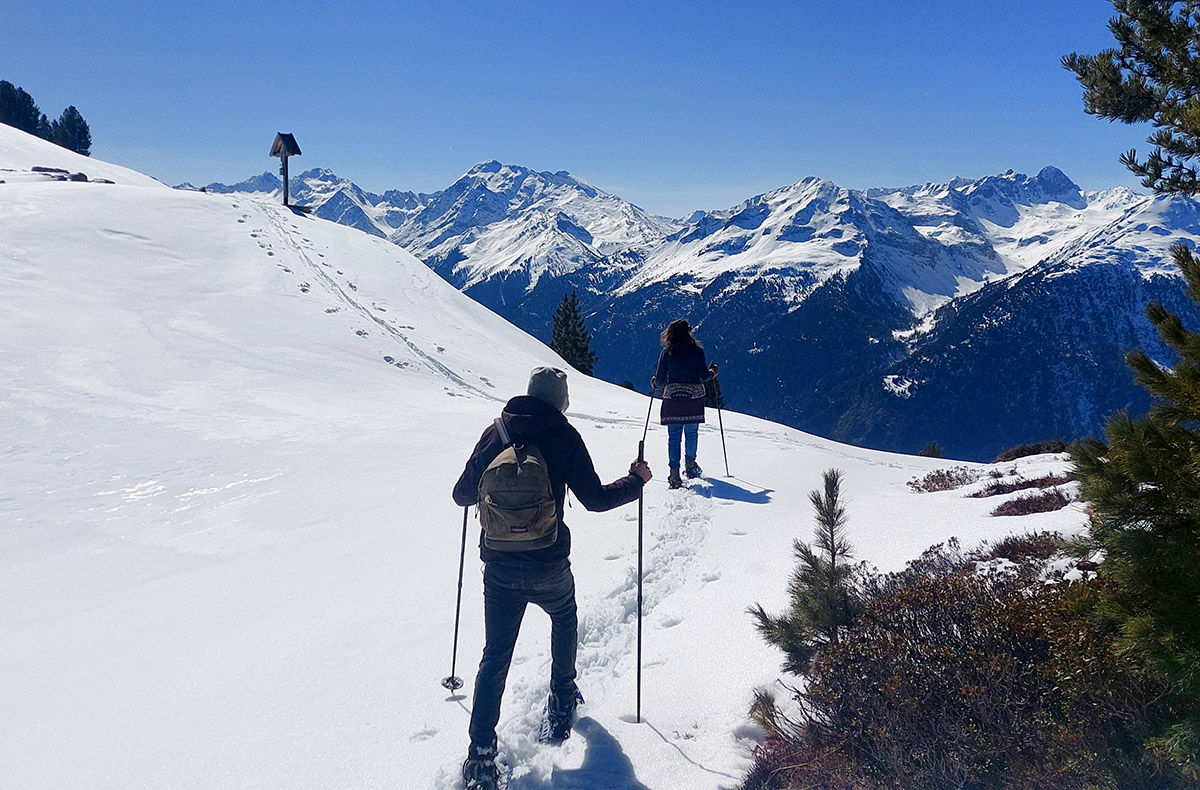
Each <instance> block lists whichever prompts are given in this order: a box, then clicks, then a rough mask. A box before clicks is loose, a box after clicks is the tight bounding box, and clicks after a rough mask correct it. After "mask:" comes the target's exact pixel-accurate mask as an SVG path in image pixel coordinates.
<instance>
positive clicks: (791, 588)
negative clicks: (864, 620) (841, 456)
mask: <svg viewBox="0 0 1200 790" xmlns="http://www.w3.org/2000/svg"><path fill="white" fill-rule="evenodd" d="M823 478H824V487H823V489H818V490H814V491H812V492H810V493H809V495H808V496H809V501H810V502H811V503H812V506H813V511H814V514H815V518H816V529H815V531H814V541H813V543H811V544H809V543H805V542H803V541H801V540H795V541H793V542H792V548H793V551H794V552H795V555H796V561H797V562H796V568H795V570H794V571H793V572H792V577H791V580H790V581H789V583H788V596H789V598H790V599H791V606H790V608H789V609H788V611H787V612H785V613H784V614H782V615H779V616H773V615H769V614H767V613H766V611H765V610H764V609H763V608H762V606H761V605H760V604H755V605H754V606H752V607H750V610H749V611H750V614H751V615H753V616H754V618H755V620H756V623H755V627H756V628H757V629H758V631H759V633H760V634H761V635H762V637H763V638H764V639H766V640H767V642H768V643H770V644H772V645H774V646H775V647H778V648H779V649H780V650H782V651H783V652H784V655H785V656H786V661H785V662H784V666H783V668H784V670H785V671H787V672H790V673H792V674H796V675H800V674H803V673H805V672H806V671H807V670H808V667H809V664H810V663H811V662H812V660H813V658H814V657H815V656H816V655H817V654H818V653H819V652H820V650H821V649H822V648H824V647H825V646H826V645H835V644H837V642H838V638H839V635H840V633H841V631H842V629H844V628H845V627H846V626H848V625H849V624H850V623H851V621H852V620H853V619H854V614H855V611H856V609H857V606H858V598H857V594H856V591H855V583H854V578H855V566H854V565H851V563H850V560H851V559H852V558H853V554H852V548H851V546H850V541H849V540H848V539H847V537H846V508H845V506H844V505H843V504H842V497H841V485H842V473H841V472H839V471H838V470H836V469H829V470H826V472H825V473H824V475H823Z"/></svg>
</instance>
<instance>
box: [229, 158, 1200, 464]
mask: <svg viewBox="0 0 1200 790" xmlns="http://www.w3.org/2000/svg"><path fill="white" fill-rule="evenodd" d="M280 186H281V185H280V184H279V181H278V179H275V178H274V177H273V176H270V175H269V174H264V175H263V176H260V177H259V178H257V179H252V180H251V181H249V182H244V183H243V184H239V185H234V186H232V187H226V186H223V185H219V184H214V185H210V186H209V187H208V189H209V190H210V191H222V192H226V191H233V192H239V193H241V192H246V193H259V194H267V195H274V194H275V192H276V191H277V190H278V189H279V188H280ZM291 192H292V194H293V195H295V196H296V201H297V202H300V203H306V204H308V205H309V206H311V207H312V208H313V210H314V211H315V213H316V215H317V216H321V217H325V218H328V219H331V220H334V221H337V222H341V223H343V224H348V225H352V226H354V227H358V228H360V229H362V230H365V231H367V232H368V233H372V234H373V235H377V236H381V237H386V238H388V239H390V240H391V241H393V242H395V243H397V244H399V245H401V246H402V247H404V248H405V249H407V250H409V251H410V252H412V253H413V254H414V255H416V256H417V257H418V258H420V259H421V260H423V261H424V262H425V263H426V264H427V265H429V266H430V267H431V268H433V269H434V270H435V271H436V272H438V273H439V274H441V275H442V276H443V277H444V278H445V279H446V280H448V281H449V282H451V283H452V284H454V285H455V286H456V287H458V288H460V289H461V290H463V291H464V292H466V293H467V294H469V295H471V296H472V297H473V298H475V299H476V300H477V301H479V302H481V303H483V304H485V305H487V306H488V307H490V308H492V309H493V310H496V311H497V312H499V313H500V314H501V315H503V316H505V317H506V318H508V319H509V320H511V321H513V322H514V323H516V324H517V325H518V326H521V327H522V328H524V329H526V330H527V331H529V332H531V333H532V334H534V335H535V336H537V337H541V338H543V339H546V338H548V337H549V328H550V318H551V316H552V314H553V311H554V309H555V307H556V306H557V304H558V302H559V300H560V299H561V298H562V296H563V295H564V294H565V293H568V292H570V291H572V290H576V291H577V292H578V293H579V295H580V299H581V303H582V305H583V308H584V310H585V314H586V315H587V317H588V320H589V322H590V326H591V328H592V330H593V332H594V342H593V347H594V349H595V350H596V351H597V353H598V355H599V363H598V364H597V367H596V374H597V375H598V376H601V377H603V378H606V379H608V380H610V381H617V382H620V381H624V380H629V381H632V382H634V383H635V385H636V386H638V387H639V388H642V387H644V386H645V382H646V380H647V379H648V377H649V371H650V368H651V367H652V365H653V363H654V360H655V358H656V355H657V349H656V345H657V343H656V338H657V335H658V333H659V331H661V328H662V327H663V326H665V325H666V323H668V322H669V321H670V320H672V319H673V318H676V317H679V316H687V317H688V318H689V319H690V320H691V321H692V323H693V325H695V326H697V327H698V332H699V336H700V337H701V339H702V340H703V341H704V342H705V343H706V345H707V347H708V349H709V352H710V356H712V357H714V358H716V359H718V360H719V361H720V362H721V363H722V365H723V371H724V374H723V380H722V384H723V391H724V394H725V397H726V400H727V402H728V403H730V404H731V405H734V406H736V407H738V408H742V409H745V410H747V411H750V412H753V413H757V414H761V415H763V416H766V417H768V418H770V419H775V420H779V421H781V422H784V423H786V424H790V425H793V426H796V427H801V428H803V429H805V430H811V431H815V432H818V433H821V434H823V435H826V436H830V437H833V438H838V439H840V440H845V441H853V442H857V443H862V444H865V445H868V446H872V447H878V448H882V449H895V450H905V451H915V450H917V449H919V448H921V447H923V446H924V445H925V444H926V443H928V442H931V441H932V442H937V443H938V444H939V445H940V446H941V447H942V449H943V450H944V451H945V452H947V453H949V454H953V455H956V456H960V457H967V458H975V459H986V458H990V457H991V456H992V455H994V454H995V453H996V452H997V451H999V450H1001V449H1003V448H1005V447H1007V446H1010V445H1012V444H1016V443H1019V442H1025V441H1036V440H1040V439H1046V438H1057V437H1062V438H1068V439H1070V438H1074V437H1077V436H1081V435H1087V434H1096V433H1099V432H1100V431H1101V429H1102V425H1103V421H1104V419H1105V417H1106V415H1107V414H1109V413H1110V412H1112V411H1114V410H1116V409H1119V408H1131V409H1132V410H1134V411H1141V410H1144V409H1145V408H1147V406H1148V400H1147V399H1146V396H1145V395H1144V394H1143V393H1142V392H1141V391H1140V390H1138V389H1137V388H1135V387H1134V386H1133V385H1132V383H1131V378H1130V376H1129V375H1128V374H1127V373H1126V372H1125V369H1124V365H1123V361H1122V357H1123V354H1124V352H1125V351H1127V350H1128V349H1129V348H1131V347H1133V346H1135V345H1137V346H1143V347H1145V348H1147V350H1148V351H1149V352H1150V353H1151V355H1152V356H1155V357H1156V358H1158V359H1160V360H1161V361H1163V362H1164V363H1167V364H1169V363H1170V361H1171V357H1170V355H1169V353H1168V352H1167V350H1166V349H1165V348H1164V347H1163V346H1162V345H1161V343H1159V342H1158V340H1157V337H1156V335H1155V334H1154V332H1153V331H1152V329H1151V327H1150V326H1149V323H1148V322H1147V321H1146V319H1145V318H1144V317H1143V315H1142V310H1143V307H1144V305H1145V303H1146V301H1148V300H1149V299H1158V300H1160V301H1164V302H1165V303H1167V304H1168V305H1169V306H1171V307H1172V308H1173V309H1176V310H1179V311H1181V312H1183V313H1184V314H1185V315H1186V316H1188V317H1189V318H1198V319H1200V316H1196V315H1195V312H1194V309H1193V307H1192V305H1191V304H1190V302H1188V301H1187V300H1186V299H1184V298H1183V294H1182V290H1181V288H1180V286H1179V281H1178V279H1177V275H1176V274H1175V273H1174V272H1173V271H1172V270H1171V268H1170V267H1169V266H1168V265H1167V263H1166V261H1167V258H1168V256H1167V250H1168V248H1169V247H1170V245H1171V244H1173V243H1175V242H1177V241H1180V240H1186V241H1188V242H1190V243H1195V241H1196V240H1197V238H1200V221H1198V218H1200V208H1198V207H1197V203H1196V202H1195V201H1193V200H1190V199H1186V198H1177V197H1152V196H1145V195H1139V194H1136V193H1134V192H1133V191H1131V190H1129V189H1126V188H1115V189H1111V190H1106V191H1102V192H1087V193H1085V192H1083V191H1082V190H1081V189H1080V188H1079V187H1078V186H1076V185H1075V184H1074V183H1073V182H1072V181H1071V180H1070V179H1069V178H1068V177H1067V176H1066V175H1065V174H1063V173H1062V172H1061V171H1059V170H1057V169H1056V168H1053V167H1047V168H1044V169H1043V170H1042V171H1041V172H1039V173H1038V174H1037V175H1035V176H1032V177H1030V176H1026V175H1023V174H1019V173H1014V172H1011V171H1009V172H1006V173H1003V174H1000V175H995V176H988V177H985V178H981V179H978V180H968V179H961V178H960V179H955V180H953V181H951V182H949V183H946V184H926V185H922V186H914V187H906V188H900V189H869V190H865V191H861V190H851V189H846V188H844V187H840V186H838V185H837V184H834V183H831V182H829V181H825V180H822V179H818V178H806V179H803V180H801V181H800V182H798V183H796V184H793V185H790V186H786V187H783V188H780V189H777V190H774V191H772V192H768V193H766V194H763V195H758V196H755V197H753V198H750V199H749V200H746V201H745V202H743V203H741V204H739V205H737V206H734V207H732V208H730V209H726V210H719V211H698V212H695V213H694V214H692V215H691V216H690V217H688V218H687V219H684V220H672V219H667V218H663V217H657V216H654V215H651V214H649V213H647V212H645V211H642V210H641V209H639V208H637V207H636V206H633V205H632V204H630V203H628V202H626V201H623V200H621V199H620V198H618V197H616V196H613V195H610V194H607V193H605V192H603V191H601V190H599V189H596V188H595V187H593V186H591V185H589V184H587V183H585V182H582V181H580V180H578V179H575V178H573V177H572V176H570V175H569V174H567V173H565V172H558V173H538V172H534V171H531V170H528V169H525V168H521V167H514V166H510V165H501V164H500V163H498V162H486V163H483V164H481V165H478V166H476V167H475V168H473V169H472V170H471V171H469V172H468V173H466V174H465V175H464V176H463V177H462V178H460V179H459V180H458V181H456V182H455V183H454V184H453V185H451V186H450V187H449V188H447V189H446V190H444V191H442V192H438V193H433V194H428V195H426V194H415V193H411V192H398V191H389V192H387V193H385V194H384V195H372V194H370V193H366V192H364V191H362V190H361V189H359V188H358V187H356V186H355V185H354V184H353V183H351V182H349V181H346V180H345V179H340V178H338V177H337V176H335V175H334V174H332V173H330V172H328V171H319V170H313V171H308V172H307V173H304V174H302V175H300V176H298V177H297V178H296V179H293V184H292V185H291ZM1029 393H1036V395H1030V394H1029ZM982 413H986V414H987V417H986V418H983V419H981V418H980V414H982Z"/></svg>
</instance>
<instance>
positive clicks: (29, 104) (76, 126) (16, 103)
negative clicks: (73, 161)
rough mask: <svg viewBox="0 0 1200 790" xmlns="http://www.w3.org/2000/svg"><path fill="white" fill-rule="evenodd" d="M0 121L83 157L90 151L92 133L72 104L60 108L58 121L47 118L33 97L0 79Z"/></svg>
mask: <svg viewBox="0 0 1200 790" xmlns="http://www.w3.org/2000/svg"><path fill="white" fill-rule="evenodd" d="M0 123H4V124H8V125H9V126H13V127H15V128H17V129H20V130H21V131H23V132H28V133H29V134H33V135H37V136H38V137H40V138H42V139H43V140H49V141H50V142H52V143H57V144H58V145H61V146H62V147H63V148H68V149H70V150H72V151H74V152H75V153H78V154H83V155H84V156H89V155H90V154H91V149H92V132H91V130H90V129H89V128H88V125H87V121H85V120H83V116H82V115H80V113H79V110H77V109H75V106H74V105H71V106H70V107H68V108H67V109H65V110H63V113H62V115H61V116H59V118H58V120H56V121H50V120H48V119H47V118H46V115H45V113H43V112H42V111H41V110H40V109H38V106H37V102H35V101H34V100H33V97H32V96H30V95H29V94H28V93H26V92H25V91H24V90H22V89H21V88H18V87H17V86H15V85H13V84H12V83H11V82H8V81H7V80H0Z"/></svg>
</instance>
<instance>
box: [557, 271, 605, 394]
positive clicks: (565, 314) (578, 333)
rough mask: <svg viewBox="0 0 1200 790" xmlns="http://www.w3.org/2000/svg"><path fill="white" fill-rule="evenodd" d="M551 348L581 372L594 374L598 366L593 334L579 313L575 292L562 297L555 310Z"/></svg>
mask: <svg viewBox="0 0 1200 790" xmlns="http://www.w3.org/2000/svg"><path fill="white" fill-rule="evenodd" d="M550 348H552V349H554V351H555V352H557V353H558V355H559V356H560V357H562V358H563V359H564V360H566V361H567V364H569V365H570V366H571V367H573V368H575V369H576V370H578V371H579V372H580V373H585V374H587V375H589V376H590V375H592V370H593V368H595V366H596V355H595V353H593V352H592V336H591V334H590V333H589V332H588V330H587V327H586V326H585V325H584V323H583V316H582V315H580V313H579V299H578V298H577V297H576V296H575V292H574V291H571V293H570V294H569V295H568V296H564V297H563V298H562V302H560V303H559V305H558V309H557V310H556V311H555V312H554V323H553V326H552V327H551V329H550Z"/></svg>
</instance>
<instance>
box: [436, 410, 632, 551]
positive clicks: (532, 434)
mask: <svg viewBox="0 0 1200 790" xmlns="http://www.w3.org/2000/svg"><path fill="white" fill-rule="evenodd" d="M500 416H501V418H502V419H503V420H504V427H505V429H506V430H507V431H508V435H509V438H510V439H512V440H513V442H514V443H516V444H525V443H528V444H535V445H537V447H538V449H539V450H541V452H542V455H543V456H544V457H545V459H546V468H547V470H548V471H549V473H550V486H551V488H552V489H553V490H554V503H555V506H556V507H557V508H558V540H557V541H555V543H554V545H553V546H547V547H546V548H544V549H537V550H535V551H493V550H491V549H489V548H486V547H485V546H484V545H483V532H482V530H481V531H480V537H479V557H480V559H482V560H483V561H484V562H501V563H510V564H523V563H528V562H555V561H560V560H564V559H566V558H567V557H568V556H569V555H570V553H571V531H570V530H569V529H567V525H566V524H565V523H564V522H563V499H564V497H565V493H566V488H567V486H570V488H571V491H572V492H574V494H575V496H576V498H578V499H579V501H580V502H581V503H583V506H584V507H585V508H587V509H588V510H594V511H602V510H612V509H613V508H615V507H620V506H621V505H624V504H627V503H629V502H632V501H634V500H635V499H637V498H638V494H639V493H641V490H642V485H643V483H642V479H641V478H640V477H638V476H637V475H635V474H633V473H630V474H628V475H625V476H624V477H622V478H620V479H619V480H617V481H615V482H612V483H609V484H608V485H601V483H600V478H599V477H598V476H597V475H596V469H595V467H594V466H592V457H591V456H590V455H588V451H587V447H586V446H585V445H584V443H583V438H582V437H581V436H580V435H579V431H577V430H575V428H573V427H572V426H571V424H570V423H569V422H567V418H566V417H565V416H564V415H563V413H562V412H560V411H559V410H558V409H556V408H554V407H553V406H551V405H550V404H549V403H546V402H545V401H544V400H542V399H540V398H534V397H532V396H529V395H518V396H517V397H515V398H513V399H512V400H510V401H509V402H508V404H507V405H506V406H505V407H504V412H503V413H502V414H501V415H500ZM503 449H504V445H503V443H502V442H501V440H500V434H499V433H498V432H497V431H496V426H495V425H489V426H488V427H487V428H486V429H485V430H484V432H483V435H482V436H480V437H479V442H478V443H477V444H476V445H475V451H474V452H472V453H471V457H470V458H469V459H468V460H467V466H466V468H465V469H463V473H462V475H461V476H460V477H459V478H458V482H457V483H455V484H454V501H455V502H456V503H457V504H458V505H460V506H462V507H468V506H470V505H474V504H476V503H477V502H478V501H479V478H480V477H482V476H483V470H485V469H487V467H488V464H490V463H491V462H492V461H493V460H494V459H495V458H496V456H497V455H499V454H500V451H501V450H503Z"/></svg>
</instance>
